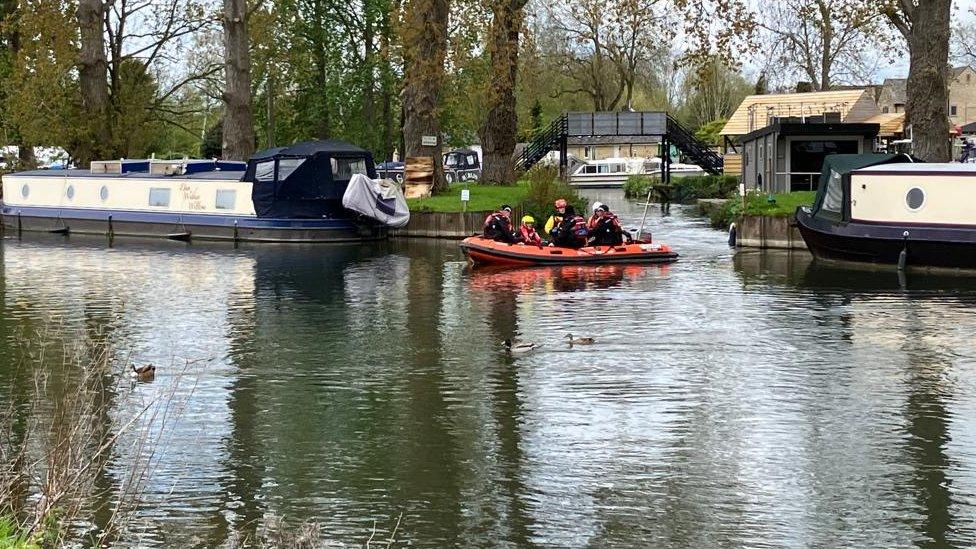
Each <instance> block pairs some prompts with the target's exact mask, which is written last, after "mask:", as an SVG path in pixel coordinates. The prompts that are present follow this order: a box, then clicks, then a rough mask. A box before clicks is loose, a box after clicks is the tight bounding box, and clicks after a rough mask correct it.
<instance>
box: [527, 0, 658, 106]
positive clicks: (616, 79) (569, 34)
mask: <svg viewBox="0 0 976 549" xmlns="http://www.w3.org/2000/svg"><path fill="white" fill-rule="evenodd" d="M659 11H660V12H662V13H663V11H664V2H663V0H610V1H609V2H608V1H604V0H558V1H556V2H553V3H551V4H549V7H548V11H547V13H546V16H547V18H548V20H549V21H550V25H551V29H550V31H551V32H553V33H554V34H556V35H557V36H558V37H559V39H561V40H562V41H563V51H562V62H563V63H562V64H563V66H564V68H568V70H569V72H570V74H571V75H572V78H573V80H574V83H575V87H574V88H571V89H566V90H563V92H564V93H565V92H571V93H574V92H579V93H583V94H585V95H587V96H589V98H590V99H591V101H592V103H593V109H594V110H597V111H608V110H609V111H612V110H616V109H618V108H621V107H626V106H630V105H632V103H633V99H634V91H635V87H636V86H635V85H636V81H637V79H638V69H639V67H640V65H641V63H644V62H646V61H648V60H650V59H652V58H653V57H654V56H655V54H656V53H658V50H657V43H658V42H660V41H661V40H662V38H663V39H664V40H667V39H669V38H670V33H669V31H668V29H667V28H666V27H665V26H664V25H663V22H664V20H665V19H664V16H663V14H662V13H658V12H659Z"/></svg>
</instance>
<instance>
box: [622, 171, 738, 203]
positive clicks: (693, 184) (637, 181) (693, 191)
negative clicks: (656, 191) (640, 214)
mask: <svg viewBox="0 0 976 549" xmlns="http://www.w3.org/2000/svg"><path fill="white" fill-rule="evenodd" d="M660 184H661V180H660V179H659V178H656V177H644V176H640V175H635V176H631V177H629V178H628V179H627V181H626V182H625V183H624V196H625V197H627V198H644V197H646V196H647V191H648V190H649V189H650V188H651V186H652V185H660ZM671 186H672V187H674V194H673V199H674V200H675V201H677V202H685V201H689V200H697V199H699V198H730V197H732V196H734V195H735V193H736V192H737V191H738V188H739V176H737V175H695V176H688V177H675V178H673V179H672V180H671Z"/></svg>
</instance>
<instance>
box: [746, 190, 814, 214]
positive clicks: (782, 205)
mask: <svg viewBox="0 0 976 549" xmlns="http://www.w3.org/2000/svg"><path fill="white" fill-rule="evenodd" d="M816 195H817V193H816V191H797V192H794V193H780V194H774V195H773V198H774V200H775V202H774V203H770V202H769V199H768V195H765V194H763V195H758V194H752V195H749V197H748V198H747V200H746V211H745V214H746V215H770V216H773V217H788V216H791V215H793V212H795V211H796V208H797V207H798V206H810V205H812V204H813V199H814V197H815V196H816ZM741 201H742V199H741V198H735V199H733V202H739V203H740V204H741Z"/></svg>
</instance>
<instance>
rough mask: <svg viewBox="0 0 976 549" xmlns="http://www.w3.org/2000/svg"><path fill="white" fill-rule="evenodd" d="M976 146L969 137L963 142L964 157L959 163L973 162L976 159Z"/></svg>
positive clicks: (961, 157)
mask: <svg viewBox="0 0 976 549" xmlns="http://www.w3.org/2000/svg"><path fill="white" fill-rule="evenodd" d="M974 153H976V146H974V145H973V141H972V140H971V139H969V138H967V137H964V138H963V140H962V156H960V157H959V161H960V162H963V163H966V162H971V161H973V160H974V159H976V154H974Z"/></svg>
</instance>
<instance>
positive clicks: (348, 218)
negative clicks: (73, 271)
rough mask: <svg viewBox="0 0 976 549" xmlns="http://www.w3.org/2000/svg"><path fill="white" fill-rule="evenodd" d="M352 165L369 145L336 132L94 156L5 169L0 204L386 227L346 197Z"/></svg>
mask: <svg viewBox="0 0 976 549" xmlns="http://www.w3.org/2000/svg"><path fill="white" fill-rule="evenodd" d="M356 174H363V175H365V176H366V177H369V178H375V177H376V171H375V169H374V166H373V158H372V155H371V154H370V152H369V151H366V150H364V149H361V148H359V147H356V146H354V145H350V144H348V143H343V142H341V141H307V142H301V143H296V144H294V145H291V146H288V147H278V148H273V149H267V150H263V151H259V152H257V153H255V154H254V155H253V156H252V157H251V158H250V160H248V162H246V163H244V162H223V161H215V160H182V161H158V160H116V161H103V162H92V164H91V168H90V169H89V170H57V171H51V170H34V171H27V172H20V173H12V174H8V175H5V176H3V197H4V201H3V204H2V209H0V213H2V216H3V224H4V226H5V227H6V228H7V229H8V230H14V231H43V232H53V233H64V234H67V233H88V234H107V235H109V236H154V237H167V238H171V239H179V240H188V239H190V238H193V239H205V240H233V241H263V242H341V241H358V240H366V239H376V238H382V237H385V236H386V234H387V230H386V226H385V225H383V224H382V223H380V222H377V221H376V220H374V219H370V218H368V217H365V216H364V215H361V214H359V213H357V212H355V211H353V210H351V209H347V208H345V207H344V206H343V196H344V194H345V193H346V190H347V188H348V187H349V183H350V180H351V179H353V176H354V175H356ZM363 179H365V178H363ZM404 205H405V203H404Z"/></svg>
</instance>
